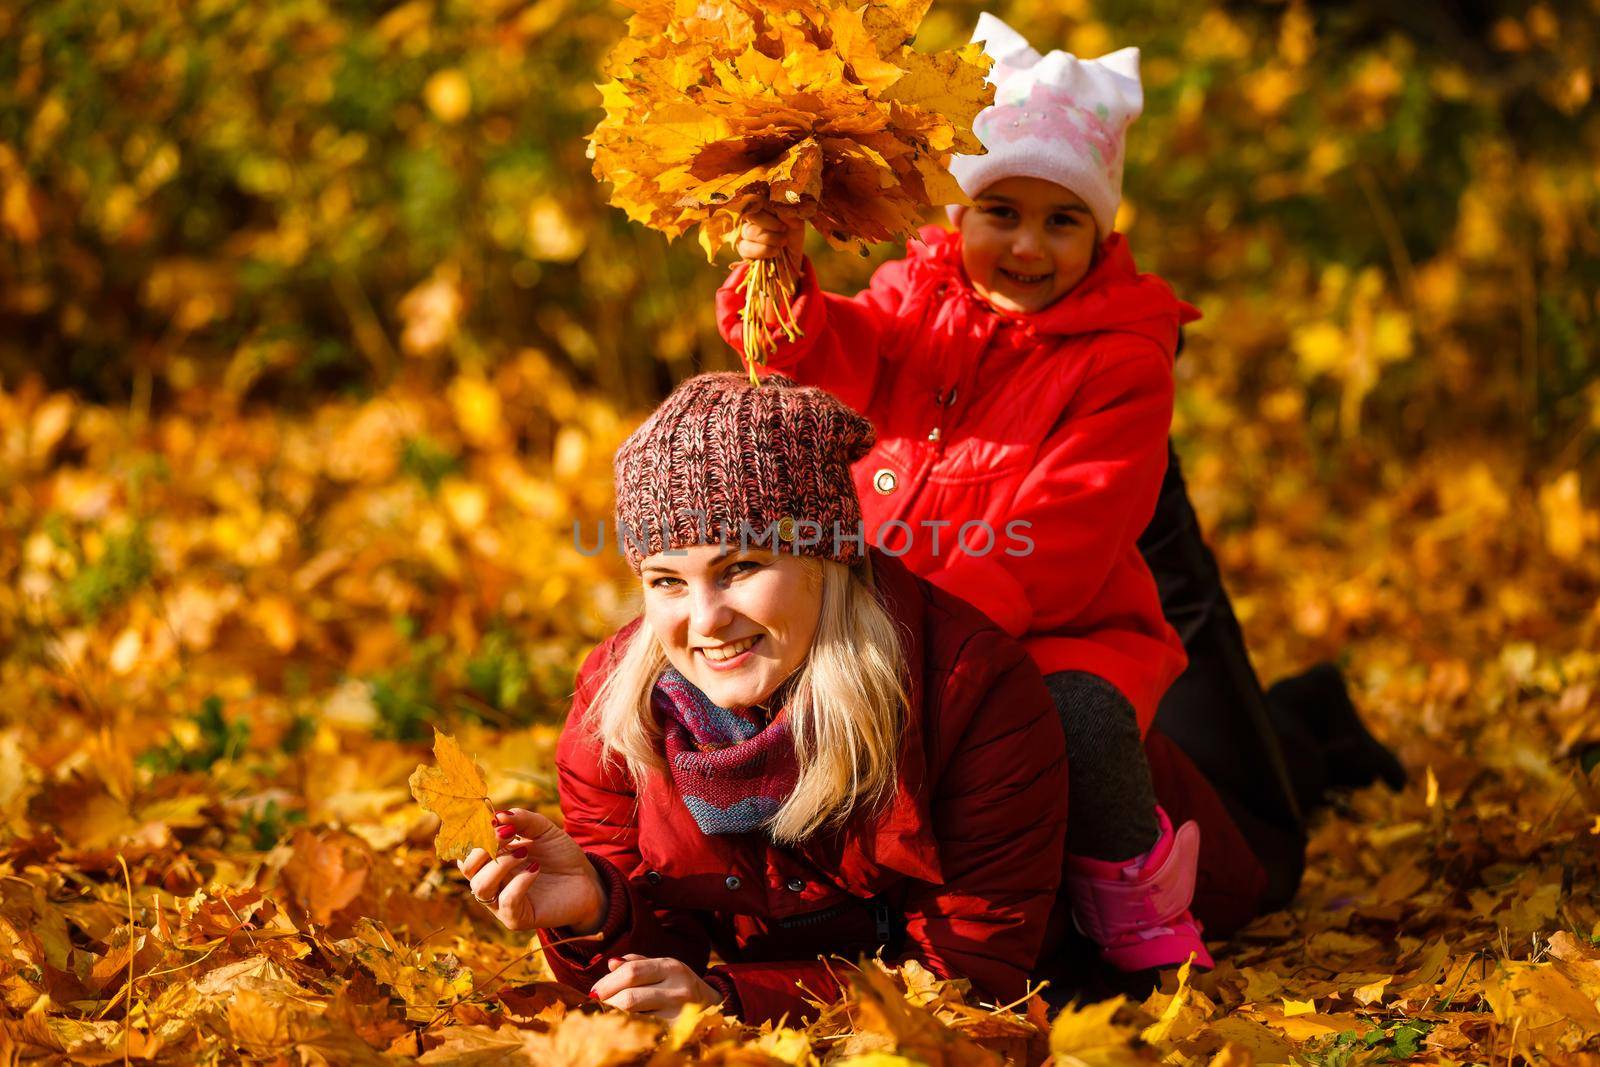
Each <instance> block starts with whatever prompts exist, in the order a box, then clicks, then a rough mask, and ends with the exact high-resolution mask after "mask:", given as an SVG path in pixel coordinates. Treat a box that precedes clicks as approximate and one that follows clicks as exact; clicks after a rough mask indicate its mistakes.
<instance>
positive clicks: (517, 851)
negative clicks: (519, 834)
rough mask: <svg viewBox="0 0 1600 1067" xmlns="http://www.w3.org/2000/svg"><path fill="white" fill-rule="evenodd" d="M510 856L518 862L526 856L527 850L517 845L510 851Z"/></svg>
mask: <svg viewBox="0 0 1600 1067" xmlns="http://www.w3.org/2000/svg"><path fill="white" fill-rule="evenodd" d="M511 854H512V855H513V856H515V857H517V859H519V860H520V859H524V858H526V857H527V855H528V848H527V846H526V845H518V846H517V847H516V848H514V849H512V850H511Z"/></svg>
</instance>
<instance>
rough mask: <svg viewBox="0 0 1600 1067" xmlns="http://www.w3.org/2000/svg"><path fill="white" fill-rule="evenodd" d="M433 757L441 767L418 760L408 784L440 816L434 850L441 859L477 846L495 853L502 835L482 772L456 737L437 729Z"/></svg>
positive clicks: (456, 856) (461, 854) (464, 854)
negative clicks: (499, 832)
mask: <svg viewBox="0 0 1600 1067" xmlns="http://www.w3.org/2000/svg"><path fill="white" fill-rule="evenodd" d="M433 759H434V762H435V763H437V764H438V767H430V766H428V765H427V764H426V763H420V764H418V765H417V769H416V770H414V771H412V772H411V778H410V779H409V781H408V783H407V784H409V785H410V786H411V795H412V796H414V797H416V798H417V803H418V804H421V805H422V806H423V807H424V808H426V809H427V810H429V811H431V812H433V813H434V814H435V815H437V816H439V833H438V834H437V835H435V837H434V839H433V847H434V850H435V851H436V852H438V853H439V858H440V859H442V860H459V859H465V858H466V857H467V853H469V852H471V851H472V850H473V849H475V848H481V849H483V850H484V851H485V852H488V853H490V854H491V855H492V854H493V853H494V852H495V850H496V849H498V848H499V838H497V837H496V836H495V832H494V809H493V808H491V807H490V806H489V791H488V788H487V787H486V786H485V785H484V782H483V772H482V771H481V770H479V769H478V765H477V764H476V763H474V762H473V760H472V757H470V756H468V755H467V754H466V753H465V752H463V751H461V746H460V745H458V744H456V739H455V738H453V737H451V736H450V735H449V734H442V733H440V732H439V731H438V730H434V731H433Z"/></svg>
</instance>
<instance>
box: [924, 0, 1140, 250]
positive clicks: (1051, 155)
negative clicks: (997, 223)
mask: <svg viewBox="0 0 1600 1067" xmlns="http://www.w3.org/2000/svg"><path fill="white" fill-rule="evenodd" d="M972 39H973V40H974V41H982V42H983V50H984V51H985V52H987V53H989V55H991V56H993V57H994V61H995V62H994V68H993V69H992V70H990V72H989V81H991V82H993V83H994V87H995V91H994V104H993V105H991V106H989V107H986V108H984V109H983V110H982V111H980V112H979V113H978V117H977V118H976V119H975V120H974V121H973V123H972V129H973V132H974V133H976V134H977V135H978V139H979V140H980V141H982V142H983V146H984V147H985V148H987V149H988V152H987V153H986V154H985V155H981V156H963V155H957V156H953V157H951V160H950V173H951V174H953V175H954V176H955V179H956V181H957V182H959V183H960V185H961V189H962V191H963V192H965V193H966V194H967V195H968V196H969V197H976V196H977V195H978V194H979V193H981V192H983V191H984V190H985V189H987V188H988V187H989V186H991V185H993V184H994V183H995V182H997V181H999V180H1001V179H1002V178H1019V177H1020V178H1042V179H1044V180H1045V181H1051V182H1055V183H1056V184H1057V185H1063V186H1065V187H1066V188H1068V189H1071V190H1072V191H1073V192H1074V193H1077V194H1078V195H1079V196H1080V197H1082V198H1083V202H1084V203H1085V204H1088V205H1089V211H1090V212H1091V213H1092V214H1093V215H1094V222H1095V228H1096V230H1097V231H1098V232H1099V236H1100V237H1101V238H1102V239H1104V238H1105V237H1107V236H1109V235H1110V233H1111V230H1112V227H1113V226H1114V225H1115V221H1116V217H1117V205H1118V204H1119V203H1120V202H1121V200H1122V157H1123V142H1124V139H1125V136H1126V134H1127V132H1128V126H1129V125H1130V124H1131V123H1132V122H1133V120H1134V119H1136V118H1138V117H1139V113H1140V112H1141V111H1143V110H1144V87H1143V86H1141V85H1140V84H1139V50H1138V49H1137V48H1124V49H1122V50H1120V51H1117V52H1112V53H1111V54H1110V55H1108V56H1101V57H1100V58H1099V59H1079V58H1078V57H1077V56H1074V55H1071V54H1070V53H1067V52H1060V51H1056V52H1051V53H1050V54H1049V55H1047V56H1041V55H1039V53H1038V52H1036V51H1034V50H1033V48H1032V47H1031V46H1030V45H1029V44H1028V42H1027V41H1026V40H1024V39H1023V37H1022V35H1021V34H1019V33H1018V32H1017V31H1016V30H1013V29H1012V28H1011V27H1010V26H1007V25H1006V24H1005V23H1004V22H1002V21H1000V20H999V19H997V18H995V17H994V16H993V15H991V14H989V13H988V12H984V13H983V14H982V15H979V16H978V26H977V28H976V29H974V30H973V31H972ZM950 217H951V219H952V221H956V222H959V221H960V209H959V207H952V208H951V209H950Z"/></svg>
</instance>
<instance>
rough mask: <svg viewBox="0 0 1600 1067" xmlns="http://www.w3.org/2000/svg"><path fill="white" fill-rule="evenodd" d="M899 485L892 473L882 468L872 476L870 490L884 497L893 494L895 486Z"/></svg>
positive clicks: (897, 479) (886, 468) (898, 480)
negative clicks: (874, 490)
mask: <svg viewBox="0 0 1600 1067" xmlns="http://www.w3.org/2000/svg"><path fill="white" fill-rule="evenodd" d="M899 484H900V479H899V478H897V477H895V473H894V471H892V470H890V469H889V468H888V467H884V468H882V469H881V470H879V471H878V473H877V474H874V475H873V476H872V488H874V489H876V490H877V491H878V492H879V493H881V494H882V495H884V496H888V495H889V494H890V493H892V492H894V489H895V486H897V485H899Z"/></svg>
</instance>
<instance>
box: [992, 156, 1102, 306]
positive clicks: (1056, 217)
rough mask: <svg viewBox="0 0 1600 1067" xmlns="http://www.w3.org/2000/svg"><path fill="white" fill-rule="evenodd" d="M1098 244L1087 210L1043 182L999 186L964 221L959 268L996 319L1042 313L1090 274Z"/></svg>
mask: <svg viewBox="0 0 1600 1067" xmlns="http://www.w3.org/2000/svg"><path fill="white" fill-rule="evenodd" d="M1095 244H1096V240H1095V228H1094V216H1093V215H1092V214H1091V213H1090V211H1089V207H1088V205H1086V204H1085V203H1084V202H1083V200H1082V198H1080V197H1079V196H1078V195H1077V194H1076V193H1074V192H1072V191H1071V190H1069V189H1067V188H1066V187H1065V186H1061V185H1057V184H1056V183H1055V182H1048V181H1045V180H1044V179H1043V178H1003V179H1001V180H1000V181H997V182H995V183H994V184H993V185H991V186H989V187H988V188H986V189H984V190H983V191H982V192H981V193H979V194H978V195H977V196H975V197H974V198H973V206H972V207H970V208H968V209H967V210H966V211H964V212H962V213H961V262H962V265H963V266H964V267H966V270H967V277H968V278H970V279H971V280H972V286H973V288H974V289H976V290H977V291H978V295H979V296H981V297H983V298H984V300H986V301H988V302H989V304H990V306H991V307H994V308H995V309H996V310H998V311H1005V312H1010V313H1012V314H1026V313H1028V312H1031V311H1041V310H1043V309H1044V308H1047V307H1049V306H1050V305H1051V304H1053V303H1055V302H1056V301H1057V300H1060V299H1061V298H1062V297H1063V296H1066V295H1067V293H1069V292H1071V291H1072V287H1073V286H1075V285H1077V284H1078V283H1079V282H1080V281H1082V280H1083V277H1084V275H1086V274H1088V273H1089V268H1090V267H1091V266H1092V265H1093V264H1094V251H1095Z"/></svg>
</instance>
